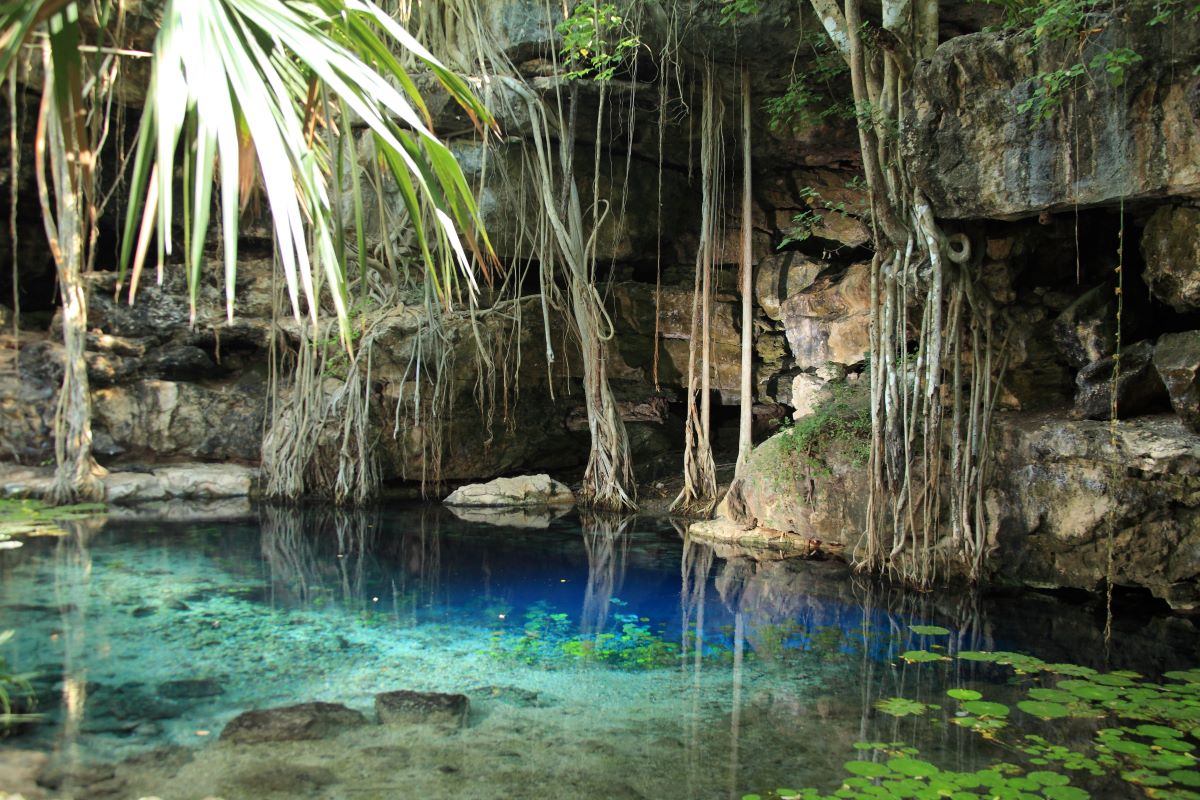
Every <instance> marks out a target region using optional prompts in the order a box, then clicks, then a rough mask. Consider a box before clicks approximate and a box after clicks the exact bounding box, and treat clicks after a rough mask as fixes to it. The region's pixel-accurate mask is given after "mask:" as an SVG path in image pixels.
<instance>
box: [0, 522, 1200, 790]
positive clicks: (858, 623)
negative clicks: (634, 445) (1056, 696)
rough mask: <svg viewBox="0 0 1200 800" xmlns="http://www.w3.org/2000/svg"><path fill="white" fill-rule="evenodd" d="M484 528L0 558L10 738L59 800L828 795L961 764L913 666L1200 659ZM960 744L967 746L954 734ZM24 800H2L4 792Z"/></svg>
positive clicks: (48, 548) (941, 600)
mask: <svg viewBox="0 0 1200 800" xmlns="http://www.w3.org/2000/svg"><path fill="white" fill-rule="evenodd" d="M522 522H523V523H524V524H526V525H528V524H531V523H532V524H537V525H542V526H543V527H533V528H530V527H511V526H505V525H494V524H488V523H486V522H479V521H462V520H459V519H457V518H455V517H454V516H452V515H451V514H449V513H448V512H447V511H445V510H444V509H440V508H413V509H379V510H371V511H356V512H334V511H329V510H322V509H308V510H280V509H273V508H264V509H262V510H260V511H259V512H258V516H257V517H256V518H253V519H237V520H222V521H220V522H211V521H208V522H163V521H158V522H155V521H138V520H133V521H130V520H124V521H116V520H110V521H109V522H107V523H104V524H100V523H97V524H91V525H88V524H74V525H73V527H72V529H71V533H70V534H69V535H67V536H64V537H60V538H57V539H50V538H38V539H32V540H29V541H27V542H26V544H25V546H24V547H22V548H21V549H19V550H14V551H4V552H0V578H2V581H0V629H8V628H12V629H14V630H15V631H16V635H15V637H14V639H13V640H12V641H10V642H9V643H8V644H7V645H4V647H3V651H2V654H3V655H4V656H5V657H6V658H7V660H8V662H9V663H10V665H11V666H12V667H13V668H14V669H15V670H16V671H29V672H33V673H35V676H36V677H35V678H34V685H35V689H36V691H37V697H38V704H39V707H38V709H37V710H38V711H39V712H41V713H42V714H43V715H44V720H43V721H42V722H41V723H39V724H36V725H31V726H27V727H25V728H22V729H20V730H18V731H16V732H15V734H14V735H11V736H9V737H8V738H7V739H6V740H3V741H2V744H0V746H3V747H13V748H23V749H36V750H41V751H44V752H47V753H49V754H51V756H52V768H51V770H50V775H51V778H50V782H51V783H52V784H53V785H54V786H56V787H57V790H58V792H59V794H60V795H61V796H76V797H98V796H104V795H105V793H109V796H113V797H126V796H128V797H138V796H142V795H150V794H153V795H157V796H159V797H162V798H165V799H167V798H193V797H194V798H204V797H209V796H219V797H224V798H242V797H245V798H257V797H284V796H288V797H313V798H343V797H344V798H359V797H362V798H366V797H379V798H388V797H418V796H419V797H455V798H460V797H492V798H494V797H518V796H520V797H542V796H551V795H554V796H574V797H581V798H592V797H596V798H601V797H605V798H607V797H653V798H700V797H741V795H742V794H743V793H745V792H749V791H761V790H763V789H770V788H775V787H781V786H797V785H817V786H822V787H825V788H834V787H836V785H837V779H838V778H839V777H840V776H841V775H842V774H843V772H842V769H841V766H842V764H843V762H845V761H846V760H848V759H850V758H854V757H855V750H854V748H853V744H854V742H856V741H864V740H865V741H877V740H882V741H891V740H896V739H903V740H905V741H909V742H912V743H914V744H915V745H917V746H919V747H920V748H921V750H922V752H923V753H924V754H925V755H926V756H927V757H929V758H931V759H934V760H937V761H940V762H941V763H943V764H945V765H946V766H949V767H958V768H966V767H969V766H972V765H973V764H976V763H978V762H980V761H981V760H983V759H986V758H991V757H994V754H993V753H990V752H987V750H986V749H985V748H984V744H985V743H983V742H981V740H980V738H979V737H978V736H977V735H975V734H972V733H971V732H969V731H965V730H947V729H945V728H943V729H941V730H940V731H939V730H937V729H936V728H931V727H930V726H929V724H928V723H927V722H926V721H925V720H920V721H918V720H916V719H911V720H908V719H894V718H892V717H888V716H887V715H883V714H879V713H878V712H877V711H876V710H875V708H874V704H875V703H876V702H877V701H878V700H880V699H882V698H886V697H890V696H893V695H898V694H903V695H904V696H910V697H912V696H915V697H924V698H928V699H931V700H932V699H933V698H938V697H941V696H942V695H943V693H944V689H945V685H946V683H947V681H950V682H953V683H954V684H955V685H961V686H977V685H978V686H990V687H993V688H994V687H996V686H1000V685H1002V684H1003V682H1004V680H1005V677H1004V675H1003V674H1000V673H998V672H997V671H995V670H989V669H987V668H985V666H983V665H975V666H972V665H966V664H964V665H961V667H960V668H956V669H955V670H954V671H952V672H951V673H950V674H947V672H946V671H945V670H942V671H940V672H937V673H934V672H932V671H930V670H924V671H922V670H920V669H919V668H918V667H917V666H916V665H910V666H905V665H904V664H903V662H901V661H898V660H897V658H896V656H897V655H898V654H899V653H901V652H903V651H905V650H909V649H911V648H913V647H926V646H929V645H930V644H931V642H930V641H929V640H928V638H927V637H921V636H919V635H918V634H916V633H914V632H913V631H912V630H911V627H910V626H911V625H913V624H936V625H941V626H944V627H946V628H949V629H950V630H951V631H952V633H951V635H950V636H949V637H944V638H942V639H940V640H939V641H938V642H937V643H936V646H937V647H944V648H947V649H948V650H951V651H952V650H955V649H971V650H980V649H1007V650H1020V651H1023V652H1029V653H1032V654H1034V655H1038V656H1040V657H1043V658H1046V659H1048V660H1055V661H1072V662H1075V663H1083V664H1089V665H1092V666H1099V667H1107V668H1112V669H1117V668H1127V669H1128V668H1132V669H1135V670H1137V671H1139V672H1142V673H1144V674H1150V675H1153V674H1156V673H1158V672H1161V671H1163V670H1166V669H1172V668H1176V667H1180V666H1190V665H1192V664H1195V663H1198V661H1200V659H1197V653H1196V650H1197V647H1196V636H1195V629H1194V627H1193V626H1192V625H1191V624H1190V623H1189V622H1187V621H1185V620H1182V619H1178V618H1171V617H1136V618H1135V617H1129V618H1121V619H1119V620H1118V632H1117V639H1116V646H1115V647H1113V648H1110V649H1109V648H1105V647H1104V646H1103V642H1102V638H1101V635H1100V629H1099V626H1098V621H1097V619H1096V614H1095V610H1094V609H1091V608H1089V607H1087V606H1079V605H1072V604H1068V603H1063V602H1060V601H1058V600H1055V599H1053V598H1050V597H1045V596H1037V595H1027V596H1024V597H1020V598H1007V599H998V600H997V599H994V600H987V601H985V600H980V599H979V598H973V597H966V596H961V595H954V594H949V593H941V594H927V595H914V594H911V593H905V592H901V591H898V590H890V589H887V588H886V587H883V586H881V585H880V584H877V583H873V582H870V581H864V580H861V579H855V578H853V577H852V576H851V575H849V574H848V573H847V571H846V570H845V568H844V567H841V566H839V565H837V564H834V563H823V562H811V561H810V562H796V561H784V560H776V559H772V558H769V557H766V558H764V557H761V556H760V557H759V558H749V557H746V554H744V553H739V552H738V551H736V550H732V549H730V550H726V551H718V550H714V549H713V548H711V547H709V546H706V545H702V544H696V543H686V542H685V541H684V539H683V538H682V537H681V535H680V534H679V532H678V531H677V530H676V529H675V528H674V527H672V526H671V525H670V524H669V523H668V522H666V521H662V520H652V519H651V520H648V519H644V518H633V519H628V520H624V521H619V520H611V519H610V520H599V519H591V518H585V519H583V520H581V519H580V518H579V517H577V516H575V515H571V516H570V517H567V518H563V519H559V520H549V519H547V520H541V521H537V520H533V521H531V520H523V521H522ZM395 689H412V690H419V691H438V692H460V693H465V694H467V695H468V696H469V697H470V699H471V713H470V716H469V720H468V725H467V726H466V727H464V728H462V729H455V728H447V727H444V726H443V727H439V726H436V725H415V726H407V727H389V726H376V725H371V726H370V727H369V728H364V729H360V730H357V731H354V732H351V733H347V734H345V735H342V736H340V737H337V738H335V739H331V740H328V741H321V742H303V743H283V744H271V745H257V746H241V747H236V746H232V745H229V744H228V743H218V742H217V740H218V737H219V734H220V731H221V729H222V727H223V726H224V725H225V724H226V723H227V722H228V721H229V720H230V719H231V718H233V717H234V716H236V715H237V714H239V713H240V712H242V711H245V710H247V709H253V708H268V707H272V706H282V705H288V704H292V703H298V702H306V701H311V700H322V701H328V702H337V703H344V704H346V705H348V706H350V707H352V708H356V709H360V710H362V711H363V712H364V713H366V714H367V715H368V716H369V717H373V701H374V696H375V694H377V693H379V692H384V691H391V690H395ZM950 727H953V726H950ZM0 788H3V787H0Z"/></svg>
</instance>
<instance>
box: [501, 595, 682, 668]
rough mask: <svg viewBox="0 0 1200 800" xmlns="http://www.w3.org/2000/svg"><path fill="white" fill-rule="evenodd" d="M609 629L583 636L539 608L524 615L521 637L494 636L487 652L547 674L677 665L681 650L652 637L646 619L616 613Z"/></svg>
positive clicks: (509, 633)
mask: <svg viewBox="0 0 1200 800" xmlns="http://www.w3.org/2000/svg"><path fill="white" fill-rule="evenodd" d="M614 600H616V598H614ZM616 602H617V603H618V604H621V603H620V601H616ZM622 605H623V604H622ZM607 627H608V628H609V629H608V630H603V631H598V632H592V633H585V632H583V631H580V630H578V628H577V626H575V625H574V624H573V623H572V622H571V620H570V617H569V615H567V614H565V613H563V612H555V611H553V610H551V609H550V608H549V607H548V606H546V605H545V604H544V603H537V604H534V605H533V606H531V607H530V609H529V610H528V611H527V612H526V613H525V623H524V625H523V626H522V627H521V629H520V630H519V631H512V630H498V631H493V632H492V637H491V648H490V650H489V652H490V654H491V655H492V656H493V657H496V658H499V659H502V660H515V661H520V662H523V663H525V664H529V665H533V666H539V667H542V668H545V669H554V668H557V667H563V666H570V665H572V664H581V663H591V664H600V665H605V666H610V667H616V668H619V669H653V668H655V667H665V666H672V665H675V664H678V662H679V651H680V647H679V645H678V644H676V643H675V642H669V641H667V640H665V639H664V638H663V637H662V636H661V635H659V634H657V633H654V632H653V631H652V630H651V629H650V620H649V619H648V618H647V617H639V616H637V615H636V614H619V613H618V614H614V615H613V621H612V624H610V625H609V626H607Z"/></svg>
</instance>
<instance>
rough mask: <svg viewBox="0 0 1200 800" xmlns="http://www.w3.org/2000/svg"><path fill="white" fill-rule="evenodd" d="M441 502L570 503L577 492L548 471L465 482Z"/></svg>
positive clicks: (488, 503) (517, 504) (500, 505)
mask: <svg viewBox="0 0 1200 800" xmlns="http://www.w3.org/2000/svg"><path fill="white" fill-rule="evenodd" d="M442 502H443V503H444V504H446V505H448V506H497V507H507V506H571V505H574V504H575V495H573V494H572V493H571V490H570V489H568V488H567V487H566V486H564V485H563V484H561V483H559V482H558V481H556V480H554V479H553V478H551V477H550V476H549V475H522V476H520V477H516V478H496V480H494V481H488V482H487V483H472V484H469V485H467V486H462V487H460V488H458V489H456V490H454V491H453V492H452V493H451V494H450V496H449V497H447V498H446V499H445V500H443V501H442Z"/></svg>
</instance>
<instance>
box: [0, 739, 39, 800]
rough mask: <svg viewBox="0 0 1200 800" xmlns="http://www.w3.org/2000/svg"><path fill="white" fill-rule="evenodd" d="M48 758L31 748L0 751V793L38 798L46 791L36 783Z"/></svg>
mask: <svg viewBox="0 0 1200 800" xmlns="http://www.w3.org/2000/svg"><path fill="white" fill-rule="evenodd" d="M47 760H48V758H47V756H46V754H45V753H38V752H34V751H32V750H8V751H5V752H0V793H3V794H2V796H4V797H9V796H16V797H23V798H25V800H38V798H42V797H45V796H46V792H45V791H44V790H43V789H42V788H41V786H39V785H38V783H39V780H38V779H39V778H40V777H41V775H42V772H43V771H44V770H45V769H46V762H47Z"/></svg>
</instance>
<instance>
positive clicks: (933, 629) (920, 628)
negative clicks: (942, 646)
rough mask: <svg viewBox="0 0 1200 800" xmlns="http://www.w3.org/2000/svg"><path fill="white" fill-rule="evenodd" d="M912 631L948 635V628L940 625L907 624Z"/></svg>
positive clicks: (925, 634)
mask: <svg viewBox="0 0 1200 800" xmlns="http://www.w3.org/2000/svg"><path fill="white" fill-rule="evenodd" d="M908 627H909V628H911V629H912V632H913V633H919V634H920V635H922V636H949V635H950V629H949V628H943V627H942V626H941V625H909V626H908Z"/></svg>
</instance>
